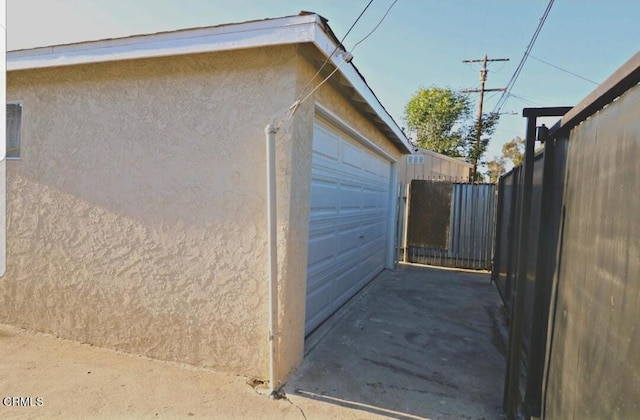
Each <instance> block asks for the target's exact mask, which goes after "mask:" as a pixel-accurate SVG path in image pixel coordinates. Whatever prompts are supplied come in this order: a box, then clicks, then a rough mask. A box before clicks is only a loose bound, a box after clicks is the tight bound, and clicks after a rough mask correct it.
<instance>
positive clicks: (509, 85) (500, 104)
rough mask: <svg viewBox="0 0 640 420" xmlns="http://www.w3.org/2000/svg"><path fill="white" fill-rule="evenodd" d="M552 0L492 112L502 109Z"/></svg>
mask: <svg viewBox="0 0 640 420" xmlns="http://www.w3.org/2000/svg"><path fill="white" fill-rule="evenodd" d="M553 2H554V0H549V4H548V5H547V8H546V9H545V11H544V13H543V14H542V17H541V18H540V22H539V23H538V27H537V28H536V30H535V32H534V33H533V36H532V37H531V41H529V45H527V48H526V50H525V52H524V55H523V56H522V59H521V60H520V64H518V67H517V68H516V70H515V72H514V73H513V76H511V79H510V80H509V83H507V88H506V89H505V91H504V93H503V94H502V96H500V99H498V103H496V106H495V108H494V109H493V112H498V113H499V112H500V110H501V109H502V107H503V106H504V104H505V103H506V101H507V99H508V97H509V92H511V89H512V88H513V85H515V83H516V80H518V76H520V72H521V71H522V68H523V67H524V64H525V63H526V62H527V58H528V57H529V54H531V50H532V49H533V46H534V45H535V43H536V40H537V39H538V35H540V31H541V30H542V27H543V26H544V23H545V21H546V20H547V17H548V16H549V12H550V11H551V7H552V6H553Z"/></svg>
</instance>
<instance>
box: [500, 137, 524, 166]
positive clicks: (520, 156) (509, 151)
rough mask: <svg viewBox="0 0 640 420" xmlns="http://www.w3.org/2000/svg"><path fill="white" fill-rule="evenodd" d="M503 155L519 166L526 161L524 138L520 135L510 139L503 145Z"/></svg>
mask: <svg viewBox="0 0 640 420" xmlns="http://www.w3.org/2000/svg"><path fill="white" fill-rule="evenodd" d="M502 156H503V157H504V158H505V159H509V160H510V161H511V163H513V166H518V165H520V164H521V163H522V162H523V161H524V140H523V139H521V138H520V137H519V136H518V137H516V138H514V139H512V140H509V141H508V142H506V143H505V144H504V145H503V146H502Z"/></svg>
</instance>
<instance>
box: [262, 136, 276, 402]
mask: <svg viewBox="0 0 640 420" xmlns="http://www.w3.org/2000/svg"><path fill="white" fill-rule="evenodd" d="M264 132H265V134H266V141H267V142H266V145H267V150H266V152H267V250H268V251H267V252H268V255H267V278H268V282H269V396H272V397H273V396H275V393H276V391H277V386H276V342H275V329H276V321H277V320H276V310H277V298H278V295H277V285H278V254H277V249H278V248H277V245H278V238H277V230H276V229H277V218H276V133H277V132H278V128H277V127H276V126H275V125H273V124H268V125H267V126H266V127H265V129H264Z"/></svg>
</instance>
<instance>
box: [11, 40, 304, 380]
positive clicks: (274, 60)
mask: <svg viewBox="0 0 640 420" xmlns="http://www.w3.org/2000/svg"><path fill="white" fill-rule="evenodd" d="M295 70H296V59H295V48H294V47H279V48H270V49H254V50H246V51H237V52H229V53H217V54H205V55H191V56H182V57H172V58H162V59H160V58H158V59H149V60H136V61H128V62H117V63H103V64H95V65H83V66H73V67H65V68H53V69H43V70H32V71H20V72H11V73H9V74H8V91H7V97H8V99H10V100H20V101H23V104H24V108H23V136H22V151H21V159H20V160H18V161H11V162H9V163H8V168H7V180H8V181H7V182H8V244H7V246H8V267H7V273H6V275H5V276H4V277H3V278H2V279H1V280H0V284H1V294H0V322H3V323H8V324H12V325H17V326H20V327H25V328H29V329H33V330H37V331H43V332H47V333H53V334H55V335H57V336H60V337H64V338H69V339H72V340H76V341H80V342H86V343H91V344H95V345H99V346H104V347H109V348H114V349H118V350H122V351H125V352H131V353H136V354H142V355H145V356H149V357H153V358H157V359H163V360H173V361H179V362H185V363H189V364H194V365H198V366H206V367H212V368H215V369H218V370H223V371H231V372H235V373H240V374H245V375H250V376H257V377H262V378H264V377H265V376H266V372H267V368H268V365H267V350H268V347H267V344H266V343H267V327H266V326H267V306H266V305H267V283H266V280H265V271H266V269H265V267H266V247H265V242H266V222H265V208H266V207H265V202H266V198H265V197H266V194H265V181H264V178H265V177H264V172H265V163H264V131H263V130H264V126H265V125H266V123H267V122H268V121H269V118H270V117H271V116H272V115H275V114H276V113H277V112H278V111H279V110H280V109H282V108H286V107H287V106H288V105H290V104H291V103H292V102H293V100H294V99H295V98H294V94H295V84H296V71H295ZM290 135H291V134H290V131H284V133H283V134H282V135H280V136H279V141H280V142H281V146H279V150H278V152H279V156H280V159H281V160H282V161H283V162H285V164H283V165H281V168H280V174H281V175H282V174H284V177H287V176H288V174H289V173H290V171H289V170H288V168H287V167H286V166H287V165H286V162H288V161H291V159H290V158H288V157H287V156H286V155H287V154H288V153H290V149H291V147H290V145H291V138H290V137H289V138H287V137H285V136H290ZM278 184H279V187H280V190H281V191H282V193H283V194H286V193H287V188H289V186H290V184H291V183H290V181H288V180H286V179H284V178H283V176H279V179H278ZM302 201H304V200H302ZM280 202H281V203H282V202H283V201H282V200H280ZM303 204H304V203H303ZM307 206H308V204H307ZM285 216H286V215H285ZM280 226H281V229H283V230H288V229H287V226H286V222H285V223H281V224H280ZM304 233H305V232H302V235H304ZM282 236H283V237H284V239H285V240H286V239H287V238H286V235H282ZM286 258H287V255H286V252H281V259H282V260H283V261H286Z"/></svg>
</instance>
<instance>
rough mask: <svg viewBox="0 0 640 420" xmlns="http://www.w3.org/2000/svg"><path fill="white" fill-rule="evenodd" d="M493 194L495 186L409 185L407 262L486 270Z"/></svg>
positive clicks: (490, 256)
mask: <svg viewBox="0 0 640 420" xmlns="http://www.w3.org/2000/svg"><path fill="white" fill-rule="evenodd" d="M496 193H497V188H496V186H495V185H494V184H463V183H451V182H438V181H425V180H413V181H411V187H410V194H409V197H410V200H409V204H408V206H409V215H408V221H407V243H406V248H407V249H406V252H405V255H406V261H407V262H416V263H422V264H430V265H439V266H446V267H456V268H472V269H483V270H487V269H490V268H491V263H492V259H493V242H494V232H495V206H496Z"/></svg>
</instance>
